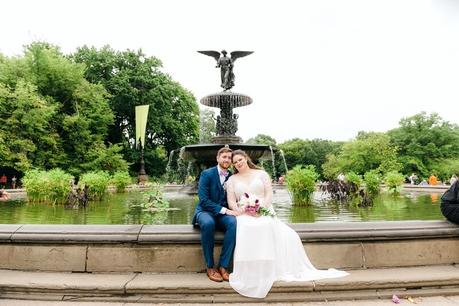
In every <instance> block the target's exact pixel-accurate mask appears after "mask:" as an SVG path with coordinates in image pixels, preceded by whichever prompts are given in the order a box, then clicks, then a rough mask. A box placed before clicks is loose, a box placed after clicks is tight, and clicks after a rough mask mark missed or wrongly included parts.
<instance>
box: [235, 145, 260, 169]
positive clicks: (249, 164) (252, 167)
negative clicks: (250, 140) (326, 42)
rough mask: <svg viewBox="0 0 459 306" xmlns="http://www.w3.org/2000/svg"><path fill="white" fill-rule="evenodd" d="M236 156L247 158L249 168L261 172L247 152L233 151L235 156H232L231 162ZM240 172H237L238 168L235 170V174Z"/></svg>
mask: <svg viewBox="0 0 459 306" xmlns="http://www.w3.org/2000/svg"><path fill="white" fill-rule="evenodd" d="M236 155H242V156H244V157H245V159H247V166H249V168H250V169H258V170H261V168H260V167H258V166H257V165H255V164H254V163H253V161H252V160H251V159H250V157H249V155H247V153H245V151H243V150H235V151H233V154H232V156H231V160H233V158H234V156H236ZM238 172H239V171H237V169H236V168H234V174H236V173H238Z"/></svg>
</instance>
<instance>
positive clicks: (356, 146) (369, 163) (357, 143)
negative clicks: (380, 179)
mask: <svg viewBox="0 0 459 306" xmlns="http://www.w3.org/2000/svg"><path fill="white" fill-rule="evenodd" d="M337 159H338V164H339V165H340V167H341V171H343V172H350V171H354V172H355V173H357V174H360V175H363V174H364V173H365V172H367V171H370V170H376V171H377V172H379V173H387V172H388V171H392V170H395V171H398V170H399V169H400V164H399V163H398V161H397V147H395V146H394V145H393V144H391V143H390V139H389V136H387V135H386V134H384V133H375V132H359V133H358V135H357V138H356V139H355V140H353V141H350V142H347V143H345V144H344V145H343V148H342V150H341V153H340V154H339V155H338V157H337Z"/></svg>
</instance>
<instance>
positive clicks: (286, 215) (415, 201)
mask: <svg viewBox="0 0 459 306" xmlns="http://www.w3.org/2000/svg"><path fill="white" fill-rule="evenodd" d="M142 196H143V194H142V193H139V192H131V193H124V194H109V195H108V196H107V197H106V198H105V199H104V201H101V202H90V203H89V206H88V207H86V208H72V207H65V206H64V205H48V204H31V203H27V202H25V201H21V200H16V201H8V202H5V203H1V208H2V210H1V212H0V223H1V224H26V223H27V224H190V223H191V219H192V217H193V213H194V208H195V205H196V202H197V197H196V196H188V195H182V194H177V193H165V194H164V196H165V197H166V198H167V199H168V200H169V202H170V205H171V207H173V208H178V209H179V210H176V211H168V212H156V213H150V212H146V211H142V210H141V209H139V208H137V207H132V206H131V205H130V204H131V203H133V202H134V201H136V200H139V199H141V198H142ZM440 197H441V193H438V192H437V193H430V194H428V193H419V192H413V193H403V194H399V195H390V194H387V193H385V194H381V195H379V196H378V197H377V198H376V199H375V201H374V204H373V206H372V207H367V208H360V207H357V206H356V205H355V204H343V203H336V202H334V201H331V200H330V199H327V197H324V195H322V193H320V192H316V193H314V200H313V203H312V205H311V206H308V207H296V206H292V204H291V200H290V196H289V194H288V192H287V191H286V190H276V192H275V195H274V200H273V203H274V207H275V210H276V212H277V215H278V217H279V218H280V219H281V220H283V221H285V222H289V223H311V222H331V221H350V222H364V221H384V220H386V221H394V220H442V219H444V218H443V216H442V215H441V213H440V208H439V204H440Z"/></svg>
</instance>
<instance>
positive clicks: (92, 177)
mask: <svg viewBox="0 0 459 306" xmlns="http://www.w3.org/2000/svg"><path fill="white" fill-rule="evenodd" d="M109 183H110V175H109V174H108V173H107V172H105V171H93V172H87V173H85V174H83V175H82V176H81V177H80V181H79V182H78V185H79V186H80V188H84V186H85V185H88V187H89V190H88V194H89V195H88V196H89V199H91V200H101V199H102V198H103V197H104V195H105V193H106V191H107V187H108V184H109Z"/></svg>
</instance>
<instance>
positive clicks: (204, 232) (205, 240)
mask: <svg viewBox="0 0 459 306" xmlns="http://www.w3.org/2000/svg"><path fill="white" fill-rule="evenodd" d="M230 175H231V174H229V175H228V176H227V177H226V179H228V177H229V176H230ZM225 181H226V180H225ZM198 196H199V202H198V205H197V206H196V210H195V213H194V217H193V224H194V225H199V227H200V228H201V243H202V250H203V253H204V258H205V260H206V265H207V268H213V267H214V241H215V238H214V234H215V229H217V230H220V231H223V232H224V233H225V238H224V239H223V246H222V251H221V254H220V262H219V266H220V267H223V268H228V266H229V263H230V260H231V256H232V255H233V250H234V246H235V243H236V218H235V217H234V216H230V215H226V214H221V211H222V207H225V208H228V202H227V200H226V192H225V190H224V188H223V186H222V184H221V183H220V176H219V173H218V168H217V167H212V168H209V169H207V170H204V171H203V172H202V173H201V176H200V178H199V185H198Z"/></svg>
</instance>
